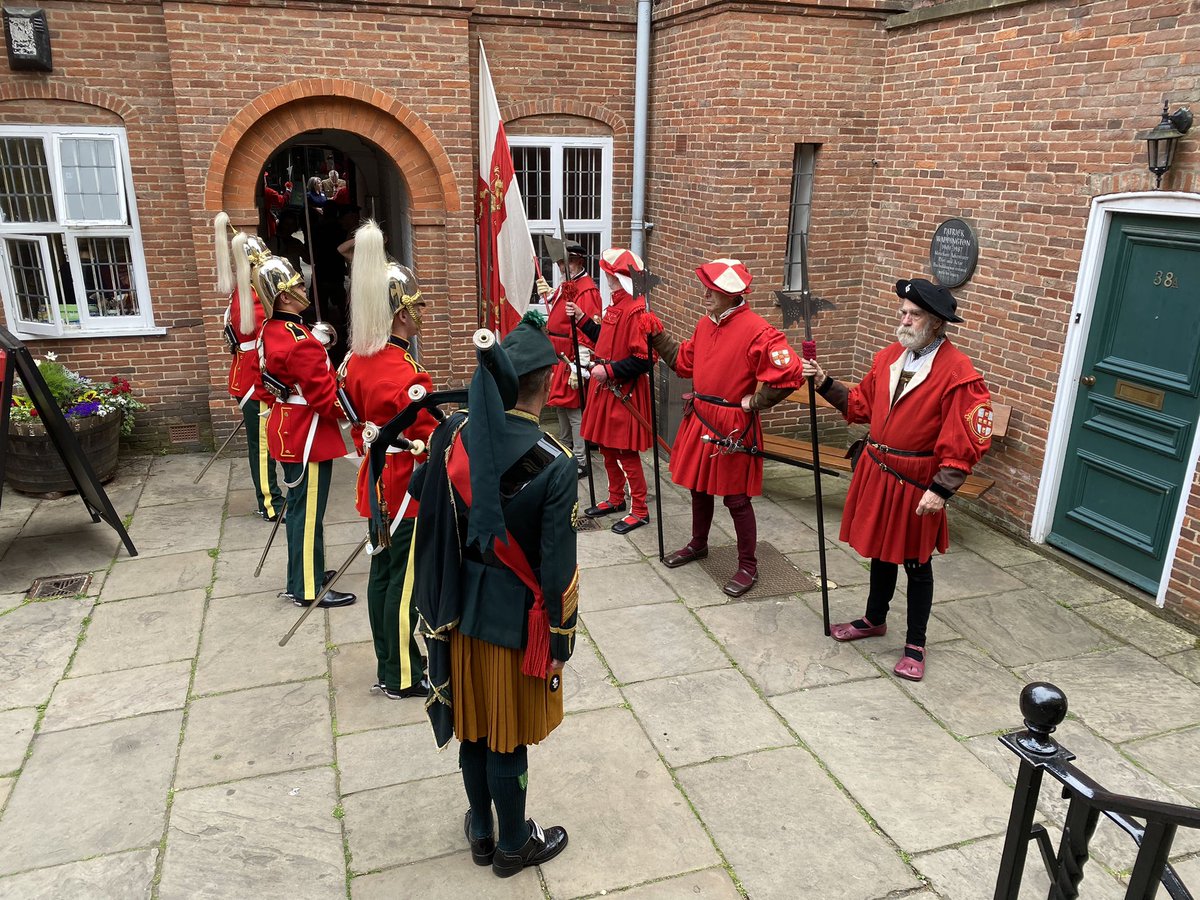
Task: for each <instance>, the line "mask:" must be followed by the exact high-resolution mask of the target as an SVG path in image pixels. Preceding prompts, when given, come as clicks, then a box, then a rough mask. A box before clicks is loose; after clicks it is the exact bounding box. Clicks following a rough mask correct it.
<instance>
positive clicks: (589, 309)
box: [546, 272, 602, 409]
mask: <svg viewBox="0 0 1200 900" xmlns="http://www.w3.org/2000/svg"><path fill="white" fill-rule="evenodd" d="M568 300H570V301H573V302H574V303H575V305H576V306H578V307H579V308H580V309H581V310H583V315H584V317H585V318H588V319H592V318H595V317H596V316H599V315H600V307H601V305H602V303H601V300H600V291H599V289H598V288H597V287H596V282H594V281H592V276H591V275H589V274H588V273H587V272H583V273H581V274H580V275H579V277H578V278H573V279H571V280H570V281H564V282H563V283H562V284H560V285H559V286H558V290H556V291H555V292H554V293H553V294H551V295H550V297H549V299H547V301H546V306H547V308H548V309H549V311H550V315H549V316H548V317H547V319H546V334H547V335H549V337H550V343H551V344H553V345H554V352H555V353H557V354H559V356H560V359H559V361H558V363H557V364H556V365H555V366H554V371H553V373H552V374H551V376H550V399H549V400H548V401H547V402H546V405H547V406H558V407H562V408H564V409H578V408H579V389H578V388H573V387H571V384H570V380H569V379H570V377H571V367H570V366H568V365H567V364H566V363H565V362H563V361H562V359H561V357H562V356H566V357H567V359H574V358H575V346H574V344H573V343H572V342H571V320H570V318H569V317H568V316H567V301H568ZM578 334H579V346H580V347H588V348H593V347H594V344H593V343H592V340H591V338H589V337H588V336H587V335H586V334H584V333H583V332H582V331H579V332H578Z"/></svg>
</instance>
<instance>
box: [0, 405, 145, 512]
mask: <svg viewBox="0 0 1200 900" xmlns="http://www.w3.org/2000/svg"><path fill="white" fill-rule="evenodd" d="M69 421H70V422H71V425H72V427H73V428H74V431H75V437H76V438H77V439H78V440H79V446H80V447H81V448H82V450H83V455H84V457H85V458H86V459H87V461H88V462H89V463H90V464H91V466H92V469H94V470H95V472H96V477H97V478H98V479H99V480H100V481H102V482H105V481H110V480H112V477H113V475H115V474H116V471H117V457H118V455H119V453H120V449H121V416H120V415H119V414H115V413H110V414H109V415H107V416H88V417H87V418H86V419H71V420H69ZM4 480H5V482H6V483H7V484H8V485H9V487H11V488H13V489H15V490H18V491H21V492H23V493H27V494H64V493H68V492H71V491H74V490H75V482H74V481H72V480H71V475H70V473H69V472H68V471H67V467H66V466H65V465H64V464H63V461H62V457H60V456H59V455H58V449H57V448H56V447H55V446H54V442H53V441H51V440H50V435H48V434H47V433H46V429H45V428H44V427H43V426H42V424H41V423H40V422H27V423H26V422H20V423H18V422H10V423H9V425H8V453H7V455H6V457H5V465H4Z"/></svg>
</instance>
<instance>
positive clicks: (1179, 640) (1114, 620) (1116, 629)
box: [1079, 599, 1196, 657]
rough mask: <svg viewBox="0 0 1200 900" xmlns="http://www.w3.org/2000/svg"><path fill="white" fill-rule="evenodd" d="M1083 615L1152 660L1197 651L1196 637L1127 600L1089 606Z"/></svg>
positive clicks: (1081, 613) (1084, 609)
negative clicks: (1187, 651)
mask: <svg viewBox="0 0 1200 900" xmlns="http://www.w3.org/2000/svg"><path fill="white" fill-rule="evenodd" d="M1079 614H1080V615H1081V616H1083V617H1084V618H1085V619H1087V620H1088V621H1089V622H1091V623H1092V624H1093V625H1095V626H1097V627H1098V628H1102V629H1104V630H1105V631H1107V632H1108V633H1109V634H1112V635H1115V636H1117V637H1119V638H1120V639H1121V640H1122V641H1124V642H1126V643H1128V644H1132V645H1133V646H1134V647H1137V648H1138V649H1139V650H1141V651H1142V652H1143V653H1146V654H1148V655H1150V656H1154V657H1160V656H1167V655H1168V654H1171V653H1180V652H1182V651H1184V650H1192V649H1195V647H1196V636H1195V635H1194V634H1189V633H1188V632H1186V631H1184V630H1183V629H1182V628H1177V627H1176V626H1174V625H1172V624H1170V623H1169V622H1164V621H1163V620H1162V619H1160V618H1158V617H1157V616H1154V615H1152V614H1151V613H1149V612H1147V611H1146V610H1144V609H1142V608H1141V607H1140V606H1138V605H1137V604H1135V603H1131V602H1130V601H1128V600H1125V599H1115V600H1109V601H1108V602H1105V603H1096V604H1094V605H1092V606H1085V607H1083V608H1082V609H1081V610H1080V611H1079Z"/></svg>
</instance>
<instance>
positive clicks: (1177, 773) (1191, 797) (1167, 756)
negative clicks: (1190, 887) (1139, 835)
mask: <svg viewBox="0 0 1200 900" xmlns="http://www.w3.org/2000/svg"><path fill="white" fill-rule="evenodd" d="M1121 749H1122V750H1123V751H1124V752H1125V753H1127V754H1128V755H1129V756H1130V757H1132V758H1133V759H1134V761H1135V762H1137V763H1138V764H1139V765H1141V766H1144V767H1145V768H1147V769H1149V770H1150V771H1151V772H1153V773H1154V774H1155V775H1157V776H1158V777H1159V778H1160V779H1161V780H1162V781H1164V782H1166V783H1167V784H1169V785H1170V786H1171V787H1173V788H1175V790H1177V791H1179V792H1180V793H1181V794H1183V795H1185V796H1186V797H1187V800H1186V802H1187V803H1191V804H1193V805H1195V806H1200V766H1197V765H1188V764H1187V761H1188V760H1190V761H1191V762H1192V763H1196V762H1197V761H1200V728H1188V729H1186V730H1184V731H1176V732H1174V733H1173V734H1164V735H1162V736H1161V737H1154V738H1147V739H1146V740H1143V741H1135V742H1132V743H1129V744H1125V745H1124V746H1123V747H1122V748H1121ZM1197 886H1198V887H1200V885H1197Z"/></svg>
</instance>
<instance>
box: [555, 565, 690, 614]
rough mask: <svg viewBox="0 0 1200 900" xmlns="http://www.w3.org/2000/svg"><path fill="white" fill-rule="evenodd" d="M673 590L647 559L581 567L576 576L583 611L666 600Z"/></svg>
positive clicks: (670, 600)
mask: <svg viewBox="0 0 1200 900" xmlns="http://www.w3.org/2000/svg"><path fill="white" fill-rule="evenodd" d="M675 599H676V597H675V591H674V589H672V588H671V586H670V585H668V584H667V583H666V582H665V581H663V580H662V579H661V578H659V576H658V573H657V572H656V571H655V567H654V566H652V565H650V563H648V562H636V563H626V564H624V565H617V566H605V567H604V568H601V569H584V570H582V571H581V572H580V576H579V604H580V608H581V609H582V610H583V611H584V612H598V611H600V610H605V609H617V608H619V607H623V606H644V605H646V604H648V603H670V602H673V601H674V600H675Z"/></svg>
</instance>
